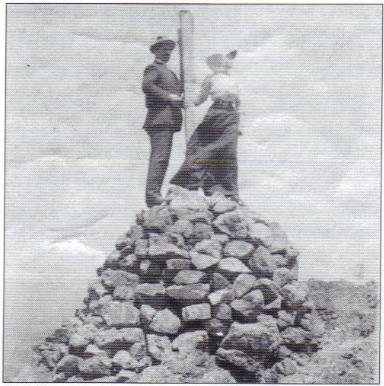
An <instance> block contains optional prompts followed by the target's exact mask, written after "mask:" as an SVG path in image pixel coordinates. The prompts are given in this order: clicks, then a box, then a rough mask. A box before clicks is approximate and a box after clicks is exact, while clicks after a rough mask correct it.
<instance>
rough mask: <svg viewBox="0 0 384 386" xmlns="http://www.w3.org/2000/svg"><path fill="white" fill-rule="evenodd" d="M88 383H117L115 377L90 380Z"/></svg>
mask: <svg viewBox="0 0 384 386" xmlns="http://www.w3.org/2000/svg"><path fill="white" fill-rule="evenodd" d="M83 382H84V381H83ZM88 382H91V383H115V382H117V377H116V376H115V375H109V376H106V377H100V378H96V379H91V380H89V381H88Z"/></svg>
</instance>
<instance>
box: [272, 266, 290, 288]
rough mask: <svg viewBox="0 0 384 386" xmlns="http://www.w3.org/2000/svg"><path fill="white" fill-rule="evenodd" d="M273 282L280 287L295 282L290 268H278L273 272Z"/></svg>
mask: <svg viewBox="0 0 384 386" xmlns="http://www.w3.org/2000/svg"><path fill="white" fill-rule="evenodd" d="M273 281H274V282H275V283H276V284H277V285H278V286H279V287H284V286H285V285H286V284H289V283H291V282H292V281H293V277H292V273H291V271H290V270H289V269H288V268H277V269H275V270H274V271H273Z"/></svg>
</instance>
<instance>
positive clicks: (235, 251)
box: [224, 240, 255, 259]
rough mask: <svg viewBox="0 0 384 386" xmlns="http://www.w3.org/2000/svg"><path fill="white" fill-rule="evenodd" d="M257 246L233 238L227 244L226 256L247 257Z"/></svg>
mask: <svg viewBox="0 0 384 386" xmlns="http://www.w3.org/2000/svg"><path fill="white" fill-rule="evenodd" d="M254 249H255V247H254V246H253V245H252V244H250V243H247V242H246V241H241V240H233V241H230V242H229V243H227V244H226V246H225V248H224V256H230V257H236V258H238V259H247V258H248V257H249V256H250V255H251V254H252V252H253V251H254Z"/></svg>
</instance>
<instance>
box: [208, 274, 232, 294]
mask: <svg viewBox="0 0 384 386" xmlns="http://www.w3.org/2000/svg"><path fill="white" fill-rule="evenodd" d="M228 285H229V281H228V279H227V278H225V277H224V276H223V275H221V274H220V273H218V272H213V274H212V279H211V289H212V291H217V290H220V289H223V288H226V287H228Z"/></svg>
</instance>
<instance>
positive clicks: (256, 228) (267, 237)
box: [248, 222, 272, 247]
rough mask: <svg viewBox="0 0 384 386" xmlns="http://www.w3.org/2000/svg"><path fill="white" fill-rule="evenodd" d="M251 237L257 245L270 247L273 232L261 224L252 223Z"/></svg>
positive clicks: (249, 228)
mask: <svg viewBox="0 0 384 386" xmlns="http://www.w3.org/2000/svg"><path fill="white" fill-rule="evenodd" d="M248 234H249V237H250V238H251V239H252V240H253V241H254V242H255V243H257V244H262V245H264V246H265V247H268V246H269V245H270V243H271V237H272V232H271V229H270V228H269V227H268V226H267V225H265V224H263V223H261V222H257V223H252V224H250V225H249V227H248Z"/></svg>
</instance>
